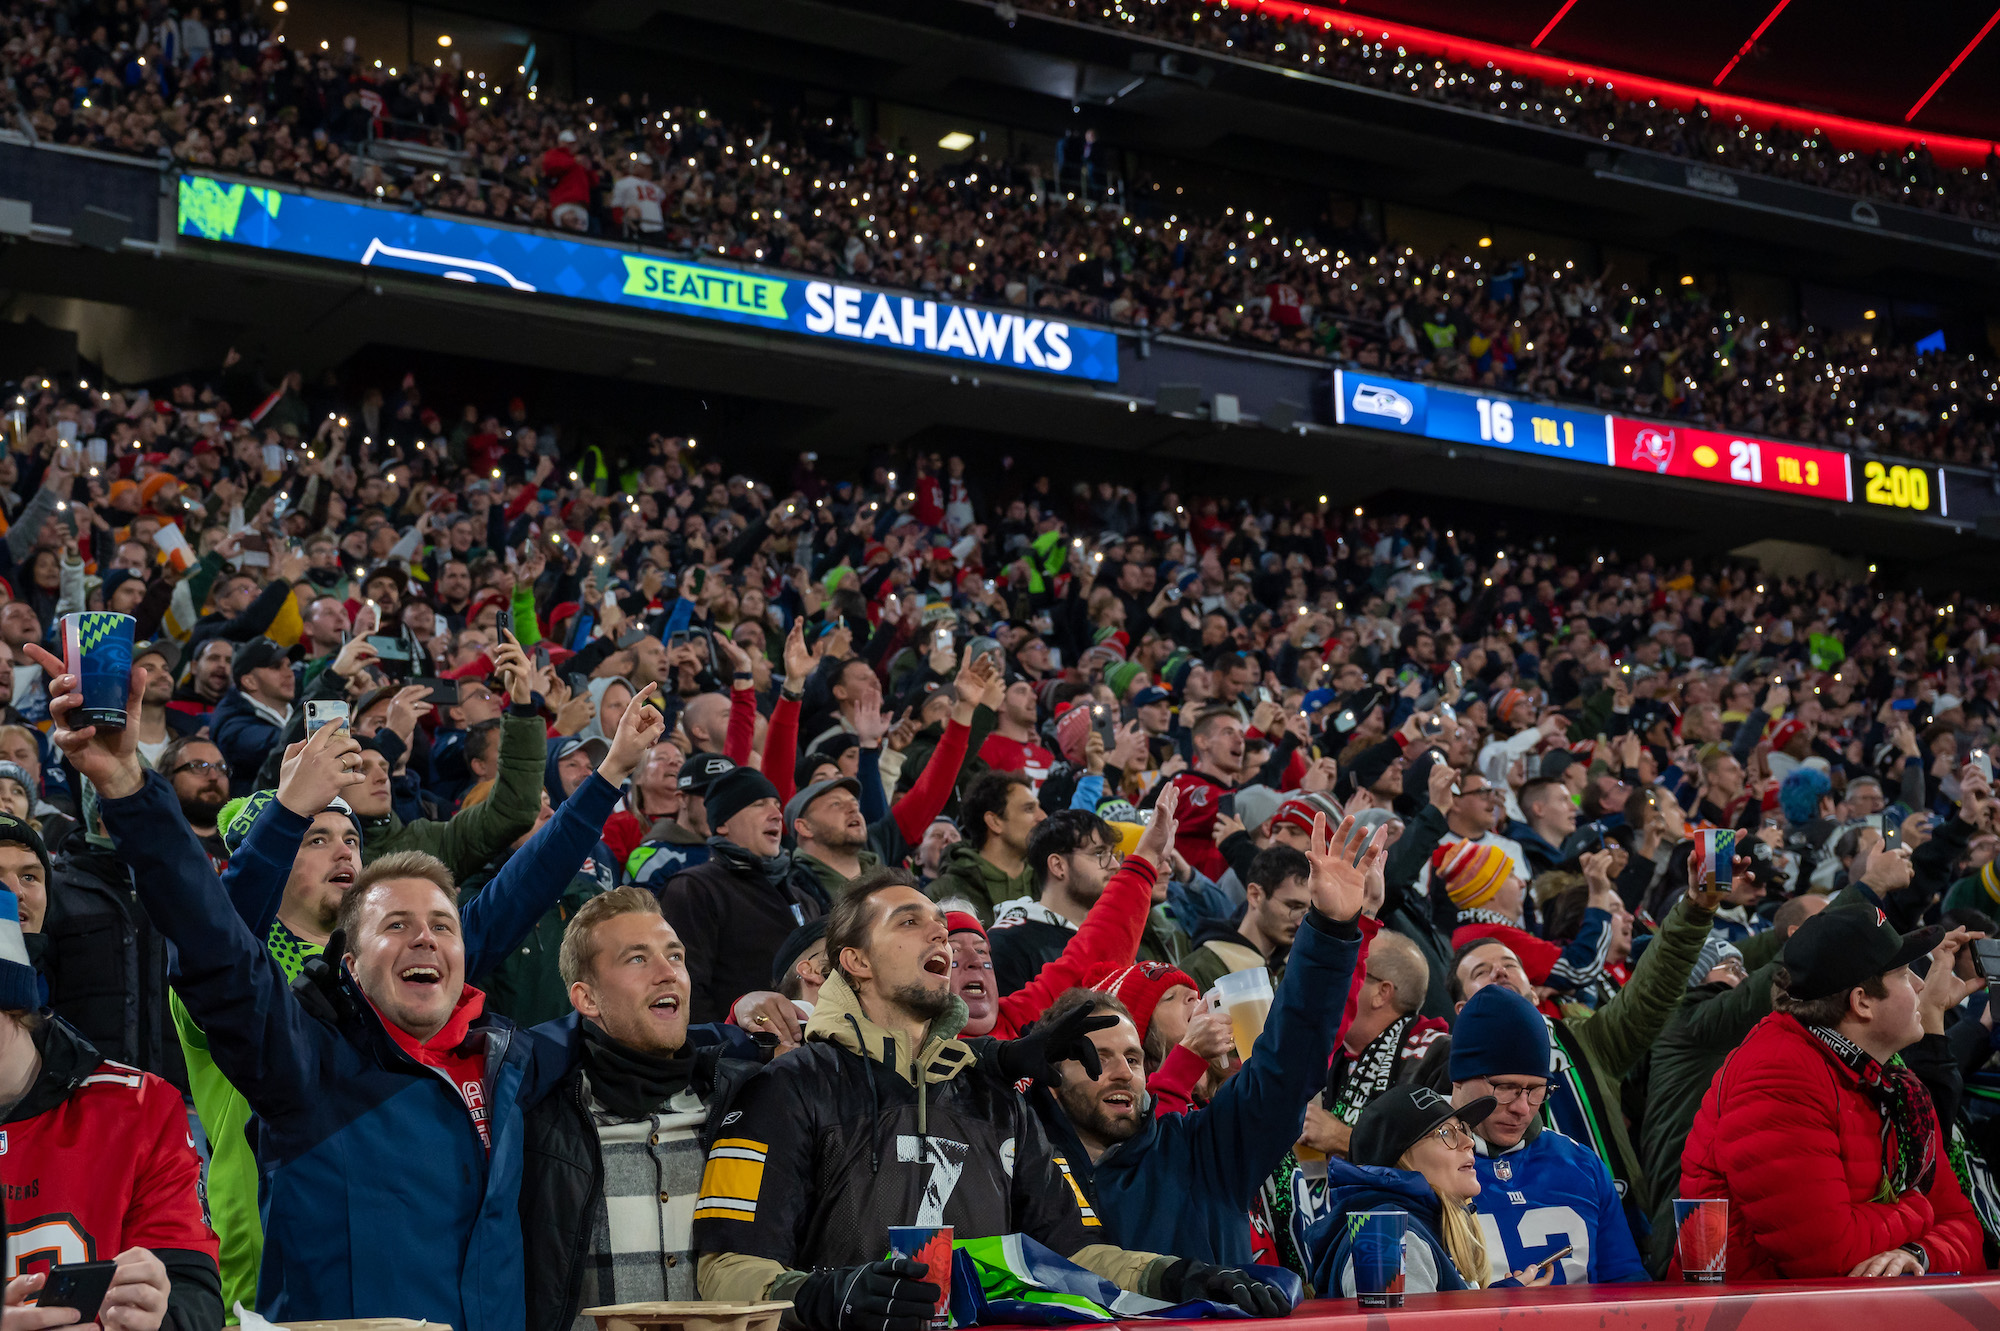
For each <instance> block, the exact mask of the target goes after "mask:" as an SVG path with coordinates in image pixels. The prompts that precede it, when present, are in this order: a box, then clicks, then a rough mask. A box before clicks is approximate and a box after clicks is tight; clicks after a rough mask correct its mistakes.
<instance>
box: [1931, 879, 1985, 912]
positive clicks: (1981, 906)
mask: <svg viewBox="0 0 2000 1331" xmlns="http://www.w3.org/2000/svg"><path fill="white" fill-rule="evenodd" d="M1943 909H1945V910H1976V911H1979V912H1980V913H1981V914H1983V915H1992V914H1994V913H1995V910H1994V905H1993V898H1992V897H1991V896H1989V895H1988V894H1987V891H1986V887H1985V885H1984V884H1983V883H1981V882H1980V881H1979V875H1978V874H1976V873H1975V874H1967V875H1966V876H1965V877H1963V878H1961V879H1959V880H1958V881H1957V882H1955V883H1953V884H1952V885H1951V886H1950V887H1949V888H1947V889H1945V894H1944V907H1943Z"/></svg>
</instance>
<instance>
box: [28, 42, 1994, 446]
mask: <svg viewBox="0 0 2000 1331" xmlns="http://www.w3.org/2000/svg"><path fill="white" fill-rule="evenodd" d="M203 12H204V7H194V8H193V9H191V11H190V15H189V16H188V17H184V18H181V19H179V20H178V21H177V24H176V25H175V26H173V27H171V28H168V27H166V26H164V25H163V24H161V23H159V22H156V21H154V20H152V19H150V18H149V17H148V16H147V14H146V12H145V11H143V10H135V11H133V12H130V13H127V14H125V15H124V16H123V18H122V19H114V18H113V17H112V16H108V15H102V14H98V15H93V16H92V18H91V19H81V18H78V19H73V20H71V21H70V23H69V25H68V26H69V28H70V31H69V32H67V33H64V32H63V31H62V30H61V28H60V27H59V26H56V25H57V21H58V20H59V19H62V18H63V17H64V16H66V15H68V14H69V13H70V11H69V10H67V9H65V8H60V7H57V8H50V7H26V6H18V5H17V6H16V7H15V8H14V9H13V10H12V11H11V12H10V13H9V15H8V18H7V30H8V36H7V40H6V42H5V43H4V45H0V50H4V52H5V55H6V59H7V61H8V65H9V73H10V80H9V84H8V95H9V96H11V97H12V99H13V101H14V106H15V109H16V112H17V114H19V115H21V116H23V117H25V119H26V121H27V123H29V124H31V125H32V126H33V128H34V131H35V133H36V134H37V135H38V136H39V137H42V138H44V139H48V140H51V141H55V142H60V143H72V144H78V145H82V146H88V147H93V148H99V149H105V150H110V151H123V152H136V153H142V154H164V155H168V156H171V157H172V158H174V159H175V160H177V161H180V162H183V163H186V164H188V165H191V166H194V167H200V168H211V169H215V170H219V171H223V172H229V173H234V174H240V175H249V176H262V177H267V178H271V179H275V180H281V181H287V182H290V183H295V184H300V185H308V186H314V187H318V188H324V189H331V190H342V191H347V192H358V193H360V194H363V195H366V196H370V197H378V198H383V199H395V200H399V201H403V202H407V203H410V204H413V205H417V206H421V207H423V208H426V209H436V210H443V211H449V212H457V213H463V214H467V215H470V216H474V217H490V218H496V219H500V220H505V221H510V222H516V223H520V224H525V225H534V226H556V227H566V228H569V229H574V230H590V231H594V232H598V233H602V234H607V235H623V236H629V237H631V238H634V239H637V240H639V241H643V242H646V243H649V244H655V245H660V246H663V247H668V248H672V249H676V250H681V251H684V252H695V253H702V254H707V255H712V256H715V257H718V258H724V259H729V260H733V261H737V262H741V263H746V264H766V265H771V266H776V267H784V268H791V269H798V270H803V271H809V272H819V273H827V274H839V275H842V276H848V277H853V278H857V279H861V280H864V281H871V282H876V283H880V284H883V285H887V286H894V287H903V288H908V289H914V290H923V291H930V292H938V293H941V294H947V295H952V296H955V297H957V298H960V299H964V300H971V301H980V302H987V303H992V304H1000V305H1017V306H1021V305H1026V306H1032V307H1035V308H1037V309H1042V310H1048V311H1051V312H1057V313H1062V314H1066V315H1069V316H1071V317H1078V318H1086V319H1099V320H1105V321H1109V322H1112V323H1116V324H1124V325H1138V326H1141V327H1146V328H1152V329H1156V330H1159V331H1162V332H1171V333H1179V334H1184V335H1189V336H1194V337H1201V338H1210V339H1216V340H1223V341H1231V342H1236V343H1240V344H1244V345H1249V346H1253V347H1259V348H1265V349H1270V350H1276V351H1284V352H1290V353H1295V354H1301V355H1312V356H1328V357H1334V358H1337V359H1340V360H1343V361H1347V362H1349V363H1353V364H1357V365H1359V366H1362V367H1364V368H1379V369H1386V370H1390V371H1393V372H1396V373H1400V374H1408V375H1412V376H1417V377H1426V378H1435V379H1439V380H1443V381H1445V382H1450V383H1460V384H1467V385H1479V386H1484V387H1491V388H1496V389H1507V390H1514V391H1521V392H1527V393H1532V394H1536V395H1540V396H1545V397H1548V398H1552V399H1568V400H1574V401H1583V402H1589V403H1594V404H1597V405H1600V406H1603V407H1607V408H1615V409H1619V410H1625V411H1630V412H1633V413H1636V414H1640V415H1648V416H1657V417H1663V418H1666V419H1674V420H1685V421H1688V422H1690V423H1696V424H1699V423H1713V424H1716V425H1719V426H1722V427H1725V428H1730V429H1740V430H1745V431H1752V432H1763V433H1768V434H1773V435H1777V436H1779V437H1783V438H1792V439H1799V440H1803V441H1808V442H1815V443H1822V444H1829V445H1834V446H1840V447H1850V448H1859V449H1867V450H1871V451H1876V452H1881V453H1887V454H1895V455H1899V456H1906V457H1916V458H1924V459H1929V460H1932V461H1939V462H1955V463H1961V464H1970V465H1977V466H1990V465H1992V464H1993V463H1994V461H1995V451H1996V450H1995V433H1994V432H1995V428H1996V424H2000V414H1996V410H1995V405H1994V391H1995V383H1994V378H1993V370H1992V367H1991V366H1990V364H1988V363H1987V362H1986V361H1985V360H1983V359H1982V358H1979V357H1975V356H1972V355H1970V354H1967V353H1966V352H1965V351H1964V350H1963V349H1954V350H1952V351H1950V352H1948V353H1947V352H1929V353H1924V354H1919V353H1917V352H1916V351H1915V350H1914V348H1913V347H1912V346H1911V345H1909V344H1898V343H1895V342H1893V341H1892V340H1891V339H1889V338H1887V337H1877V336H1875V335H1873V334H1857V333H1839V332H1833V331H1829V330H1819V329H1815V328H1813V327H1810V326H1796V325H1795V326H1790V327H1788V326H1785V325H1784V324H1783V323H1782V322H1781V323H1779V324H1777V325H1774V324H1772V323H1771V322H1769V321H1767V320H1763V319H1755V318H1752V317H1750V316H1748V315H1746V314H1744V313H1743V312H1741V311H1738V310H1736V309H1734V308H1732V303H1731V301H1730V298H1729V296H1728V294H1727V292H1726V291H1724V290H1721V289H1718V288H1715V287H1713V286H1712V285H1710V284H1709V283H1708V282H1707V281H1706V279H1704V280H1703V281H1699V282H1692V283H1689V284H1685V285H1682V284H1675V285H1669V286H1665V287H1648V286H1645V285H1643V284H1642V285H1639V286H1634V285H1633V284H1632V283H1630V282H1625V281H1617V280H1614V279H1613V278H1612V277H1611V276H1610V275H1609V273H1589V272H1585V271H1582V270H1579V269H1577V268H1576V267H1575V266H1574V264H1573V262H1570V261H1564V262H1561V263H1557V262H1556V261H1555V260H1554V259H1552V258H1544V257H1538V256H1537V255H1535V254H1533V253H1529V254H1525V255H1519V256H1506V255H1502V254H1500V253H1499V252H1497V251H1495V250H1492V249H1490V248H1488V249H1481V248H1479V247H1478V246H1477V245H1473V244H1471V238H1470V237H1468V240H1467V244H1466V248H1465V250H1464V251H1463V252H1461V253H1459V254H1457V255H1451V254H1445V255H1428V256H1423V255H1418V254H1417V253H1416V252H1415V251H1414V250H1411V249H1408V248H1403V247H1396V246H1391V245H1387V244H1385V243H1383V241H1382V240H1381V238H1380V237H1379V236H1371V235H1367V234H1362V233H1360V232H1356V231H1353V230H1352V229H1350V228H1341V227H1336V226H1334V225H1332V224H1331V223H1327V222H1324V221H1322V222H1321V223H1319V224H1317V225H1314V226H1303V225H1299V224H1298V223H1296V222H1291V221H1287V222H1279V221H1278V220H1277V219H1276V218H1275V217H1273V216H1263V217H1261V218H1260V217H1259V216H1258V215H1257V214H1256V213H1254V212H1252V211H1249V210H1239V209H1237V208H1235V207H1233V206H1229V207H1225V208H1224V210H1223V213H1222V215H1221V216H1208V217H1195V216H1183V215H1182V214H1181V213H1180V212H1179V211H1177V210H1176V209H1174V208H1172V207H1171V206H1170V205H1169V204H1167V203H1166V202H1164V201H1165V200H1167V199H1169V198H1171V197H1173V196H1172V195H1171V194H1170V193H1169V192H1168V189H1167V186H1166V183H1165V182H1163V181H1162V182H1154V181H1150V180H1140V181H1134V182H1130V183H1129V184H1128V187H1127V190H1126V192H1125V195H1126V197H1124V198H1123V199H1122V201H1120V203H1119V206H1116V207H1112V206H1094V205H1093V204H1092V203H1091V201H1090V200H1089V199H1087V198H1086V199H1084V200H1081V201H1079V200H1077V199H1075V198H1074V191H1069V192H1067V193H1066V192H1065V190H1064V189H1063V188H1060V187H1059V186H1058V182H1057V179H1056V177H1055V176H1051V175H1048V174H1046V173H1045V172H1044V170H1043V169H1042V165H1040V164H1036V163H1031V162H1026V161H1023V162H992V161H988V160H986V159H985V158H984V157H983V156H982V157H977V158H974V159H970V160H967V161H965V162H961V163H958V164H956V165H952V166H948V167H943V168H939V169H936V170H929V171H926V170H923V169H920V168H919V166H918V165H917V163H916V161H915V159H914V158H910V157H906V156H899V155H898V154H896V153H894V152H891V151H889V150H888V149H887V147H886V145H884V144H882V143H880V142H876V141H871V140H870V139H869V137H868V136H866V135H861V134H858V133H857V132H856V131H855V130H854V129H853V127H852V126H851V125H849V124H848V123H846V122H845V121H839V122H836V121H835V120H834V119H832V118H826V117H819V118H815V117H812V116H808V115H805V114H804V113H802V112H797V111H794V112H792V113H790V114H788V115H785V116H781V117H777V118H767V119H764V120H761V121H758V122H754V123H750V124H736V123H731V122H729V121H728V120H727V119H726V118H725V117H723V116H721V115H720V114H713V113H711V112H709V111H708V110H707V109H705V108H701V107H685V106H677V107H672V108H667V109H657V108H654V107H653V106H651V105H650V104H649V103H648V102H647V101H646V99H644V98H641V99H638V100H636V101H635V100H634V99H633V98H631V97H630V96H629V95H628V96H621V97H619V98H617V99H616V100H615V101H611V102H607V103H605V104H602V105H598V104H596V103H595V102H593V101H589V100H587V101H586V102H584V103H582V104H563V103H559V102H557V101H555V100H553V99H550V98H546V97H540V96H539V95H537V94H535V93H533V92H531V91H528V90H525V89H524V88H523V87H522V86H521V82H520V80H519V79H518V78H511V79H507V80H500V79H493V80H489V79H487V78H486V77H484V76H475V75H471V74H462V73H455V72H450V71H445V70H443V69H442V68H439V69H434V70H418V71H405V72H401V73H398V72H395V71H385V70H382V69H379V68H370V67H368V66H366V65H364V64H362V63H361V62H360V61H358V60H357V59H355V58H354V57H352V56H349V55H344V54H342V53H337V52H317V53H316V52H310V51H306V50H302V49H294V48H291V47H289V46H287V45H286V44H284V43H282V42H278V41H275V40H271V39H270V38H269V34H267V33H265V32H263V31H261V30H259V29H258V28H256V27H255V26H254V25H251V24H247V23H245V22H243V21H241V20H238V19H228V20H224V19H222V18H220V17H219V15H220V14H221V12H222V11H221V10H220V9H219V8H217V9H216V10H215V11H214V13H213V14H212V15H211V16H210V18H209V20H208V21H207V22H206V23H203V22H202V21H201V15H202V13H203ZM93 21H95V22H96V23H97V26H90V24H91V22H93ZM1260 21H1261V20H1260ZM196 31H199V32H200V33H201V36H202V42H201V43H200V44H194V43H191V41H190V36H191V34H193V33H194V32H196ZM377 135H380V136H386V137H389V138H395V137H398V136H402V137H405V138H414V139H417V140H422V141H426V142H428V143H430V144H432V145H434V146H436V147H437V148H438V149H439V150H440V151H446V152H447V155H448V156H449V157H450V158H451V160H452V162H453V163H455V165H450V166H444V165H436V164H429V163H426V164H423V165H420V166H411V165H408V164H405V165H403V166H401V167H400V168H399V167H398V166H397V165H396V163H395V162H394V161H393V160H392V159H389V158H384V157H380V156H370V155H368V154H366V153H364V152H363V151H362V148H363V147H364V141H366V140H368V139H369V138H370V137H371V136H377ZM1071 146H1072V147H1073V148H1074V149H1075V151H1072V152H1071V153H1070V154H1069V156H1070V157H1071V158H1072V159H1073V160H1076V161H1078V162H1079V163H1080V164H1081V165H1080V166H1072V165H1068V164H1064V165H1063V166H1062V167H1061V169H1060V170H1059V171H1058V172H1057V175H1059V176H1061V177H1062V179H1063V180H1064V181H1067V182H1069V183H1078V182H1081V181H1084V180H1088V179H1094V177H1090V176H1087V175H1085V174H1084V173H1083V172H1084V171H1085V170H1087V169H1089V168H1088V163H1089V161H1090V158H1089V157H1087V156H1086V152H1085V149H1084V148H1081V147H1076V145H1071ZM1087 146H1088V148H1089V150H1090V151H1094V152H1096V153H1097V155H1098V157H1100V158H1101V157H1102V155H1103V149H1102V145H1096V144H1094V143H1093V144H1091V145H1087ZM1689 276H1693V275H1689Z"/></svg>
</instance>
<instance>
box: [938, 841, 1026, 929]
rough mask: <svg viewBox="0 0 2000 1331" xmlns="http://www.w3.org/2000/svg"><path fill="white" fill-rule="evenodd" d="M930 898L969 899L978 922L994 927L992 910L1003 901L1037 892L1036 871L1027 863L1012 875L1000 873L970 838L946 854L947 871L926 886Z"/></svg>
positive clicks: (958, 842)
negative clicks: (974, 846) (975, 847)
mask: <svg viewBox="0 0 2000 1331" xmlns="http://www.w3.org/2000/svg"><path fill="white" fill-rule="evenodd" d="M924 890H925V891H926V892H928V893H930V897H931V900H933V901H945V900H948V899H950V900H959V901H966V902H970V903H971V905H972V907H973V913H974V914H975V915H977V916H978V917H979V922H980V923H981V924H983V925H986V926H987V927H989V928H991V927H992V924H993V913H994V911H995V910H996V909H997V908H998V907H999V905H1000V903H1001V902H1003V901H1011V900H1013V899H1014V898H1015V897H1032V896H1033V895H1034V894H1035V873H1034V870H1033V869H1031V868H1029V867H1028V866H1026V865H1023V866H1022V867H1021V872H1019V873H1017V874H1015V875H1014V876H1013V877H1011V878H1010V877H1008V876H1007V875H1006V874H1004V873H1001V872H1000V870H999V869H998V868H996V867H995V866H994V864H993V863H992V861H990V860H988V859H987V858H986V857H985V856H984V855H981V854H980V853H979V852H978V851H977V850H975V849H974V848H973V845H972V843H971V842H970V841H955V842H953V843H952V845H951V847H950V849H948V850H946V851H945V853H944V870H943V872H941V873H939V874H938V876H937V877H936V878H933V879H932V880H931V881H930V885H929V886H928V887H926V888H925V889H924Z"/></svg>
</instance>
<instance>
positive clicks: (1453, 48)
mask: <svg viewBox="0 0 2000 1331" xmlns="http://www.w3.org/2000/svg"><path fill="white" fill-rule="evenodd" d="M1218 2H1219V3H1221V4H1222V5H1224V6H1226V7H1230V8H1235V9H1243V10H1255V11H1258V12H1261V13H1266V14H1271V15H1274V16H1276V17H1279V18H1286V19H1294V20H1298V21H1301V22H1309V23H1317V24H1319V25H1321V26H1322V27H1323V28H1328V29H1332V28H1340V29H1344V30H1346V31H1348V32H1352V33H1354V34H1355V35H1356V36H1359V37H1363V38H1366V39H1369V40H1375V41H1386V42H1393V43H1397V44H1400V45H1403V46H1406V47H1409V48H1411V49H1413V50H1416V51H1418V52H1421V53H1422V54H1425V55H1430V56H1441V57H1443V58H1445V59H1448V60H1460V61H1464V62H1466V63H1468V64H1475V65H1484V64H1492V65H1495V66H1498V67H1499V68H1501V69H1504V70H1506V71H1507V72H1509V73H1511V74H1530V75H1533V76H1535V77H1537V78H1540V79H1544V80H1549V81H1553V82H1556V83H1559V84H1560V83H1567V82H1570V81H1572V80H1576V79H1595V80H1596V81H1597V82H1599V83H1604V84H1609V85H1611V86H1612V87H1613V88H1615V89H1616V90H1617V91H1619V92H1622V93H1624V94H1626V95H1627V96H1635V95H1636V96H1639V97H1651V98H1654V99H1656V100H1659V101H1662V102H1665V103H1667V104H1668V105H1669V106H1672V107H1675V108H1677V109H1679V110H1683V111H1689V110H1693V109H1694V106H1695V103H1697V102H1699V103H1701V104H1702V105H1704V106H1706V107H1708V108H1709V109H1710V110H1711V111H1712V112H1717V113H1720V114H1722V115H1731V116H1742V117H1743V118H1744V119H1746V120H1749V121H1752V122H1753V123H1756V124H1759V125H1762V124H1766V123H1771V122H1775V123H1777V124H1779V125H1783V126H1784V127H1785V128H1787V129H1793V130H1797V131H1799V132H1800V133H1802V134H1805V133H1812V132H1814V131H1824V132H1825V133H1827V134H1829V135H1831V136H1832V137H1834V138H1836V139H1839V140H1843V141H1845V142H1846V143H1847V144H1848V145H1849V146H1855V147H1865V148H1869V149H1877V148H1881V149H1887V150H1888V151H1890V152H1901V151H1902V150H1903V149H1904V148H1906V147H1908V146H1909V145H1910V144H1912V143H1921V144H1923V145H1924V146H1925V147H1927V148H1929V149H1930V151H1931V155H1932V156H1933V157H1935V158H1936V159H1937V160H1938V161H1940V162H1948V163H1950V164H1951V165H1954V166H1958V165H1967V166H1976V165H1978V164H1979V163H1981V162H1983V161H1985V160H1986V155H1987V153H1988V152H1989V151H2000V140H1995V139H1974V138H1968V137H1966V136H1965V135H1962V134H1936V133H1931V132H1929V131H1927V130H1912V129H1910V128H1908V127H1907V126H1904V125H1889V124H1884V123H1882V122H1880V121H1875V120H1860V119H1857V118H1855V117H1853V116H1842V115H1822V114H1820V113H1818V112H1815V111H1807V110H1805V109H1803V108H1801V107H1796V106H1786V105H1783V104H1782V103H1779V102H1766V101H1761V100H1759V99H1757V98H1754V97H1739V96H1737V95H1735V94H1734V93H1726V92H1717V91H1715V90H1714V89H1713V88H1697V87H1694V86H1692V85H1690V84H1686V83H1673V82H1670V81H1668V80H1666V79H1656V78H1651V77H1649V76H1647V75H1644V74H1633V73H1630V72H1629V71H1626V70H1621V69H1607V68H1605V67H1603V66H1601V65H1591V64H1584V63H1581V62H1579V61H1575V60H1563V59H1559V58H1557V57H1555V56H1549V55H1543V54H1541V53H1540V52H1538V51H1527V50H1522V49H1520V48H1518V47H1512V46H1500V45H1498V44H1496V43H1493V42H1483V41H1479V40H1477V39H1475V38H1471V37H1453V36H1450V35H1448V34H1446V33H1442V32H1437V31H1435V30H1433V29H1430V28H1418V27H1412V26H1411V25H1410V24H1407V23H1392V22H1390V21H1388V20H1387V19H1375V18H1369V17H1367V16H1366V15H1362V14H1355V13H1351V12H1348V11H1345V10H1340V9H1333V8H1329V7H1327V6H1326V5H1309V4H1301V3H1298V0H1218ZM1996 18H2000V15H1996Z"/></svg>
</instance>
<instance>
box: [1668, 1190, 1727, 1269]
mask: <svg viewBox="0 0 2000 1331" xmlns="http://www.w3.org/2000/svg"><path fill="white" fill-rule="evenodd" d="M1674 1246H1675V1248H1676V1250H1677V1251H1678V1253H1679V1255H1680V1259H1681V1279H1682V1280H1685V1281H1687V1282H1688V1283H1689V1284H1690V1285H1720V1284H1721V1283H1722V1275H1723V1272H1724V1271H1725V1270H1727V1269H1728V1266H1729V1202H1728V1200H1727V1199H1726V1198H1722V1197H1696V1198H1684V1197H1676V1198H1674Z"/></svg>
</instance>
